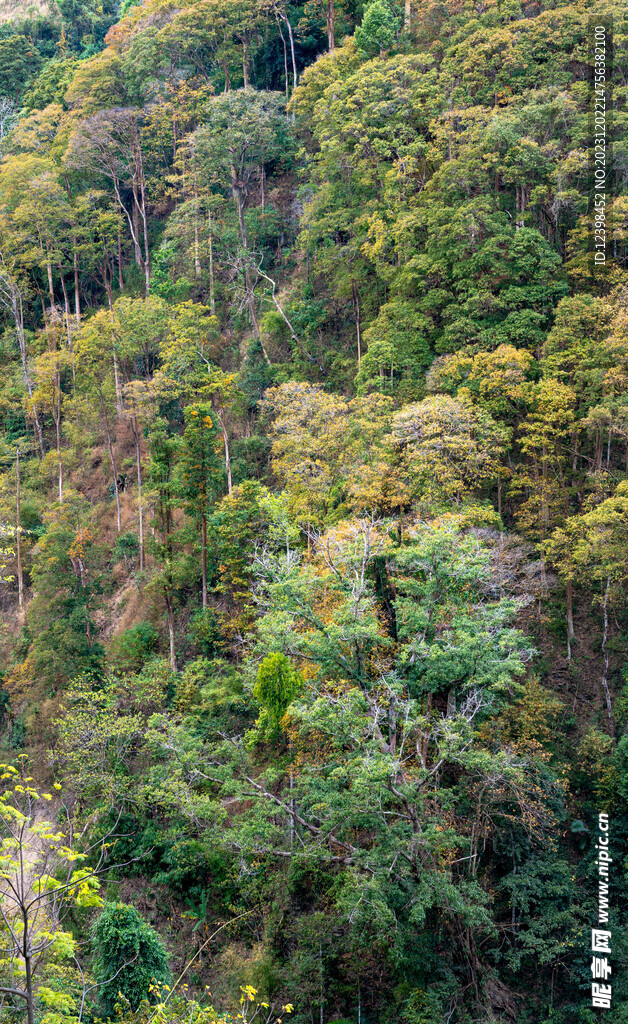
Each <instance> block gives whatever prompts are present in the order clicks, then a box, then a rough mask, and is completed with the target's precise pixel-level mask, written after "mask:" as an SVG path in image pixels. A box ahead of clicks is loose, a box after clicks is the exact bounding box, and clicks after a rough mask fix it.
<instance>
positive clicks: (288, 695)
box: [253, 654, 302, 742]
mask: <svg viewBox="0 0 628 1024" xmlns="http://www.w3.org/2000/svg"><path fill="white" fill-rule="evenodd" d="M301 686H302V681H301V680H300V679H299V676H298V674H297V673H296V672H295V671H294V669H293V667H292V665H291V663H290V661H289V659H288V658H286V656H285V654H268V655H267V656H266V657H265V658H264V660H263V661H262V663H261V665H260V667H259V668H258V670H257V679H256V680H255V686H254V687H253V696H254V697H255V699H256V701H258V703H259V704H260V707H261V709H262V713H261V715H260V717H259V718H258V720H257V722H256V723H255V725H256V729H257V731H258V734H259V735H260V736H262V737H264V739H266V740H268V741H270V742H272V741H273V740H274V739H275V738H276V737H277V736H278V734H279V730H280V722H281V719H282V718H283V716H284V714H285V712H286V710H287V709H288V707H289V705H290V704H291V703H292V701H293V700H294V698H295V697H296V696H297V694H298V692H299V690H300V689H301Z"/></svg>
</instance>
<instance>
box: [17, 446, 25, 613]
mask: <svg viewBox="0 0 628 1024" xmlns="http://www.w3.org/2000/svg"><path fill="white" fill-rule="evenodd" d="M20 502H21V493H20V449H19V448H18V450H17V453H16V457H15V549H16V556H17V600H18V604H19V606H20V608H23V607H24V576H23V573H22V525H21V524H22V515H21V508H20Z"/></svg>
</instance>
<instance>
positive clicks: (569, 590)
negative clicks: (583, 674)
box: [565, 580, 576, 661]
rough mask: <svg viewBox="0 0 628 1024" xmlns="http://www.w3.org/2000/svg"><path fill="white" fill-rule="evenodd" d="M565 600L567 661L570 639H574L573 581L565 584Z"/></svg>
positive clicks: (568, 659)
mask: <svg viewBox="0 0 628 1024" xmlns="http://www.w3.org/2000/svg"><path fill="white" fill-rule="evenodd" d="M565 600H566V602H567V661H571V641H572V640H575V639H576V634H575V632H574V628H573V583H572V581H571V580H567V583H566V584H565Z"/></svg>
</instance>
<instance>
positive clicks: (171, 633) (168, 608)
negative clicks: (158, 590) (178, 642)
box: [165, 594, 177, 672]
mask: <svg viewBox="0 0 628 1024" xmlns="http://www.w3.org/2000/svg"><path fill="white" fill-rule="evenodd" d="M165 601H166V613H167V616H168V638H169V641H170V668H171V669H172V671H173V672H176V671H177V656H176V653H175V647H174V609H173V607H172V597H171V596H170V594H167V595H166V597H165Z"/></svg>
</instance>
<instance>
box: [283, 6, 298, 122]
mask: <svg viewBox="0 0 628 1024" xmlns="http://www.w3.org/2000/svg"><path fill="white" fill-rule="evenodd" d="M284 21H285V23H286V28H287V30H288V38H289V40H290V56H291V58H292V80H293V82H294V88H295V89H296V87H297V85H298V84H299V78H298V74H297V59H296V56H295V52H294V36H293V34H292V25H291V24H290V19H289V17H288V12H287V11H286V16H285V18H284ZM293 117H294V114H293Z"/></svg>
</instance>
